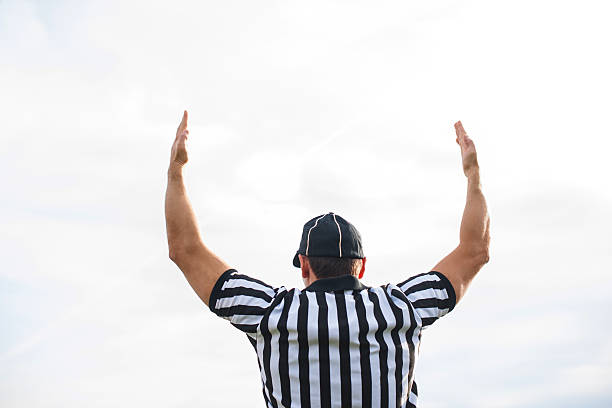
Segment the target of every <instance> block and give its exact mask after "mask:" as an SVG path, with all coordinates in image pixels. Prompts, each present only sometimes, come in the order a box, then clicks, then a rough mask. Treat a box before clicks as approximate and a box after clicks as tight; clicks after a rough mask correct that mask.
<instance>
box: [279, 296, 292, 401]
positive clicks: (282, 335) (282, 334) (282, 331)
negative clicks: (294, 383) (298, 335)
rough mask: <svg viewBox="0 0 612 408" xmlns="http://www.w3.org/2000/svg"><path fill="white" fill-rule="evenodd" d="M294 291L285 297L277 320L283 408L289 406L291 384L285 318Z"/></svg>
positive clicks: (287, 333) (287, 314)
mask: <svg viewBox="0 0 612 408" xmlns="http://www.w3.org/2000/svg"><path fill="white" fill-rule="evenodd" d="M294 292H295V290H290V291H289V292H288V293H287V294H286V295H285V304H284V305H283V311H282V312H281V315H280V318H279V320H278V354H279V357H278V374H279V376H280V384H281V403H282V405H283V406H285V407H289V406H291V384H290V382H289V340H288V339H289V331H288V330H287V318H288V316H289V308H290V307H291V303H293V294H294Z"/></svg>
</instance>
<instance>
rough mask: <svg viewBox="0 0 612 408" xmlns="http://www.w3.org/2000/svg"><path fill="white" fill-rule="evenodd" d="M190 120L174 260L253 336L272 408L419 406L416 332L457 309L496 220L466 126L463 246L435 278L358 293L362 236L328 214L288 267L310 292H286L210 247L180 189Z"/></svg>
mask: <svg viewBox="0 0 612 408" xmlns="http://www.w3.org/2000/svg"><path fill="white" fill-rule="evenodd" d="M187 119H188V115H187V111H185V112H184V113H183V118H182V120H181V123H180V125H179V127H178V129H177V131H176V138H175V140H174V143H173V145H172V151H171V157H170V166H169V168H168V188H167V190H166V201H165V211H166V232H167V235H168V248H169V256H170V259H172V260H173V261H174V262H175V263H176V264H177V265H178V267H179V268H180V269H181V271H182V272H183V274H184V275H185V277H186V278H187V281H188V282H189V284H190V285H191V287H192V288H193V289H194V291H195V292H196V293H197V295H198V296H199V297H200V299H202V301H203V302H204V303H206V304H207V305H209V306H210V308H211V310H212V311H213V312H214V313H216V314H217V315H219V316H221V317H223V318H225V319H228V320H230V321H231V322H232V324H233V325H234V326H236V327H237V328H238V329H240V330H242V331H244V332H245V333H247V335H248V337H249V340H250V341H251V343H252V344H253V346H254V347H255V349H256V351H257V355H258V361H259V365H260V371H261V379H262V382H263V391H264V398H265V399H266V403H267V405H268V406H269V407H279V406H296V407H298V406H302V407H306V406H322V407H332V406H336V407H349V406H365V407H370V406H372V407H374V406H382V407H388V406H409V407H410V406H414V405H416V385H415V384H414V367H415V361H416V357H417V355H418V349H419V344H420V340H421V338H420V335H421V330H422V329H423V328H425V327H427V326H428V325H430V324H432V323H433V322H434V321H435V320H436V319H437V318H439V317H441V316H443V315H444V314H446V313H448V312H449V311H450V310H452V309H453V308H454V306H455V304H456V303H457V302H459V300H460V299H461V298H462V297H463V295H464V294H465V292H466V290H467V288H468V286H469V285H470V283H471V281H472V279H473V278H474V276H476V274H477V273H478V271H479V270H480V269H481V268H482V266H483V265H484V264H486V263H487V262H488V261H489V238H490V236H489V224H490V222H489V221H490V219H489V215H488V212H487V205H486V201H485V199H484V195H483V193H482V190H481V186H480V170H479V166H478V161H477V158H476V148H475V146H474V143H473V141H472V140H471V139H470V138H469V137H468V136H467V133H466V132H465V130H464V129H463V126H462V124H461V122H457V123H455V132H456V134H457V138H456V142H457V144H459V146H460V147H461V159H462V165H463V173H464V174H465V176H466V177H467V182H468V183H467V197H466V204H465V209H464V211H463V218H462V220H461V228H460V231H459V245H457V247H456V248H455V249H453V250H452V251H451V252H450V253H449V254H448V255H446V256H445V257H444V258H443V259H442V260H440V261H439V262H438V263H437V264H436V265H435V266H434V267H433V268H432V270H433V271H437V272H430V273H426V274H421V275H417V276H414V277H412V278H410V279H408V280H407V281H405V282H404V283H401V284H399V285H397V286H395V285H385V286H382V287H378V288H365V287H362V286H361V284H360V283H359V280H358V279H361V278H362V277H363V275H364V272H365V264H366V257H365V254H364V251H363V248H362V245H361V235H360V234H359V232H358V231H357V229H356V228H355V227H354V225H352V224H351V223H349V222H348V221H346V220H345V219H344V218H342V217H340V216H339V215H337V214H334V213H332V212H329V213H327V214H323V215H320V216H318V217H315V218H313V219H311V220H309V221H308V222H307V223H306V224H305V225H304V228H303V231H302V239H301V241H300V246H299V248H298V250H297V251H296V254H295V256H294V257H293V266H295V267H297V268H300V273H301V276H302V279H303V281H304V285H305V286H306V289H304V290H303V291H300V290H298V289H292V290H289V291H287V290H286V289H285V288H283V287H280V288H276V289H275V288H273V287H271V286H269V285H267V284H265V283H263V282H261V281H258V280H256V279H253V278H251V277H248V276H246V275H240V274H238V273H237V272H236V271H235V270H234V269H231V267H230V266H229V264H228V263H226V262H225V261H223V260H222V259H221V258H220V257H219V256H217V255H216V254H215V253H214V252H213V251H211V250H210V248H208V247H207V246H206V245H205V244H204V242H203V240H202V236H201V235H200V232H199V227H198V225H197V221H196V217H195V213H194V212H193V208H192V206H191V204H190V202H189V199H188V197H187V193H186V189H185V185H184V182H183V167H184V165H185V164H186V163H187V161H188V155H187V149H186V140H187V135H188V134H189V131H188V130H187ZM331 277H334V278H331ZM328 278H329V279H328Z"/></svg>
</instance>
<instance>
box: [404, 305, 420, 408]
mask: <svg viewBox="0 0 612 408" xmlns="http://www.w3.org/2000/svg"><path fill="white" fill-rule="evenodd" d="M408 313H409V314H410V327H409V328H408V330H407V331H406V340H407V341H408V352H409V354H410V359H409V363H408V364H409V365H408V389H409V390H410V389H412V383H413V380H414V359H415V358H416V355H415V353H414V347H415V345H414V343H413V342H412V336H413V335H414V331H415V330H416V327H417V324H416V318H415V316H414V311H413V309H412V306H411V305H410V302H408ZM420 337H421V335H420V333H419V340H420ZM408 396H409V397H410V391H409V392H408ZM411 405H412V404H410V402H408V403H407V404H406V406H411Z"/></svg>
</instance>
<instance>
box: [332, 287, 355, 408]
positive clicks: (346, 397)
mask: <svg viewBox="0 0 612 408" xmlns="http://www.w3.org/2000/svg"><path fill="white" fill-rule="evenodd" d="M334 295H335V297H336V306H337V308H338V347H339V348H340V398H341V401H342V406H343V407H350V406H352V402H351V355H350V353H349V347H350V342H349V328H348V314H347V311H346V298H345V297H344V296H345V295H344V292H336V293H335V294H334Z"/></svg>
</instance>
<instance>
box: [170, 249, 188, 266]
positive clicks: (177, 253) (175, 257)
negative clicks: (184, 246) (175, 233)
mask: <svg viewBox="0 0 612 408" xmlns="http://www.w3.org/2000/svg"><path fill="white" fill-rule="evenodd" d="M184 252H185V251H183V250H181V249H180V248H178V247H175V246H171V247H170V249H169V250H168V257H169V258H170V260H172V262H174V263H175V264H176V265H179V263H180V262H181V260H182V259H183V257H184Z"/></svg>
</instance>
